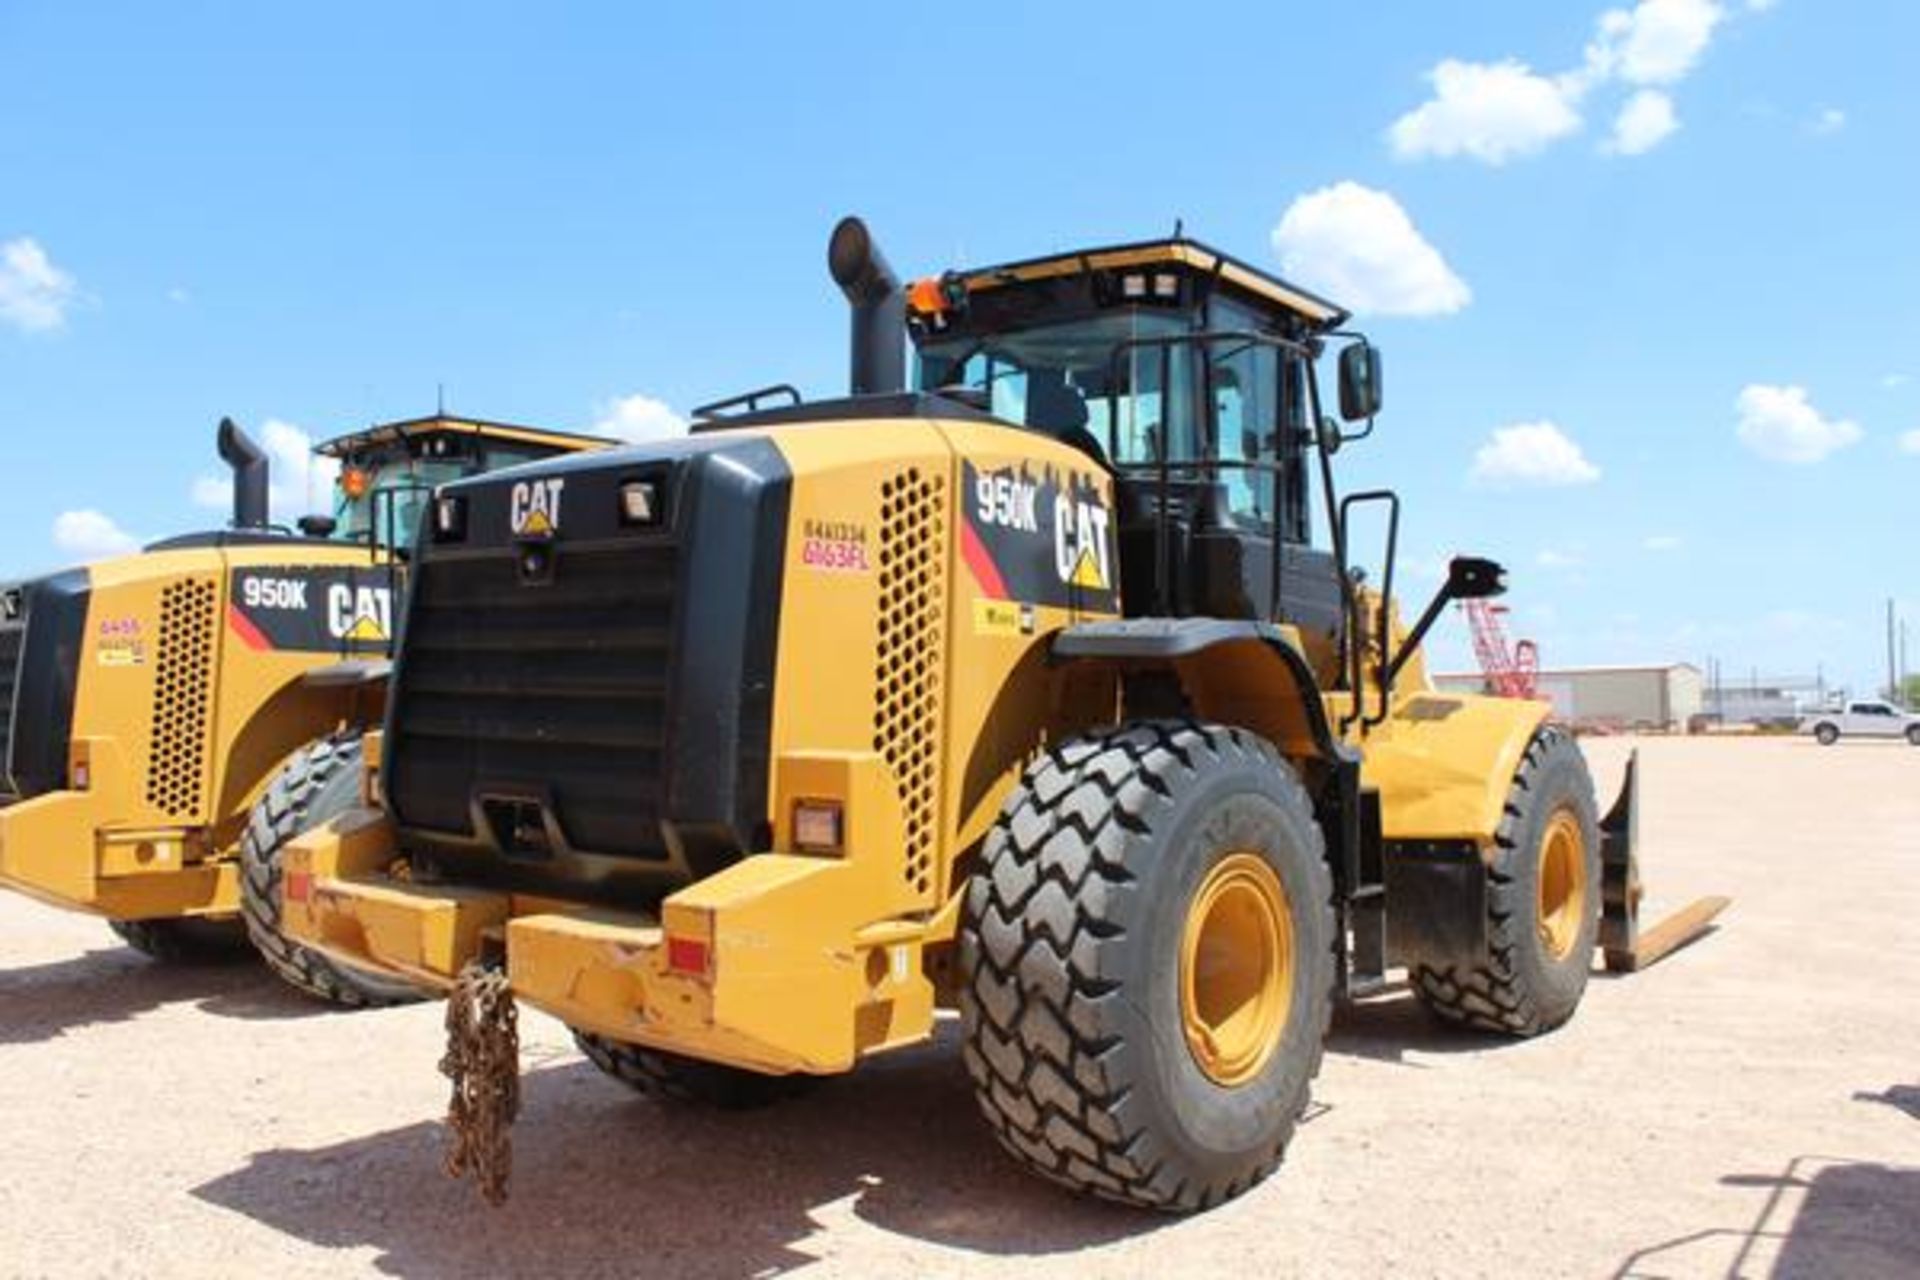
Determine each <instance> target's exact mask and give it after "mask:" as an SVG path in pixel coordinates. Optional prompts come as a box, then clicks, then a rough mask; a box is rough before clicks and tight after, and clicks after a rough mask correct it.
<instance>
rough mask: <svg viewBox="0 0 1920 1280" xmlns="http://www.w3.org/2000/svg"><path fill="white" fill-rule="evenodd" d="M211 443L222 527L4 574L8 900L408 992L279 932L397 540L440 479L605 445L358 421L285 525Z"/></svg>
mask: <svg viewBox="0 0 1920 1280" xmlns="http://www.w3.org/2000/svg"><path fill="white" fill-rule="evenodd" d="M218 443H219V449H220V453H221V456H222V457H223V458H225V459H226V460H227V461H228V462H229V463H230V464H231V465H232V467H233V468H234V517H233V523H232V524H231V526H230V527H228V528H226V529H223V530H218V531H214V532H206V533H195V534H188V535H184V536H181V537H174V538H168V539H165V540H163V541H160V542H156V543H154V544H153V545H151V546H149V547H147V548H145V549H144V550H142V551H139V552H137V553H135V554H132V555H126V556H118V557H114V558H112V559H108V560H103V561H100V562H97V563H95V564H92V565H89V566H87V567H85V568H79V569H71V570H67V571H66V572H63V573H56V574H52V575H50V576H47V577H43V578H38V579H34V580H32V581H27V582H17V583H8V584H0V887H4V888H8V889H13V890H16V891H19V892H24V893H27V894H30V895H32V896H34V897H36V898H39V899H41V900H43V901H46V902H50V903H53V904H54V905H57V906H62V907H68V908H72V909H76V910H80V911H85V912H90V913H92V914H95V915H99V916H103V917H105V918H106V919H107V920H108V922H109V923H111V924H112V926H113V928H114V930H115V931H116V932H118V933H119V934H120V936H121V937H122V938H124V939H125V940H126V941H127V942H128V943H130V944H131V945H132V946H134V947H136V948H138V949H139V950H141V951H143V952H146V953H147V954H149V955H152V956H156V957H159V958H163V959H165V958H177V957H181V956H184V955H190V954H193V953H195V952H197V951H201V950H205V949H208V948H220V947H226V946H229V945H232V944H236V943H237V944H239V945H242V946H244V945H245V940H246V938H247V937H248V936H249V935H251V937H252V939H253V941H254V942H255V943H256V944H257V945H258V946H259V948H260V949H261V951H262V952H263V954H264V955H265V957H266V959H267V961H268V962H269V963H270V964H271V965H272V966H273V967H274V969H275V970H276V971H278V972H279V973H281V974H282V975H283V976H285V977H287V978H289V979H290V980H291V981H293V982H295V983H296V984H297V985H299V986H301V987H303V988H305V989H306V990H308V991H310V992H313V993H314V994H317V995H321V996H324V997H327V998H330V999H333V1000H336V1001H340V1002H343V1003H349V1004H357V1003H368V1002H380V1001H387V1000H393V999H400V998H408V997H411V996H413V995H414V994H416V992H415V989H414V988H413V987H412V986H411V985H410V984H407V983H404V982H395V981H394V980H393V979H392V978H391V976H390V975H385V974H382V973H380V972H378V971H372V970H355V969H352V968H349V967H344V966H340V965H336V964H332V963H330V962H328V961H326V960H325V959H324V958H322V957H320V956H319V955H317V954H315V953H312V952H310V951H307V950H306V949H304V948H301V947H297V946H294V945H293V944H290V943H289V942H287V941H286V940H285V939H284V938H282V937H281V936H280V935H279V932H278V930H277V927H276V926H275V922H276V921H277V919H278V916H279V899H278V893H277V857H278V842H279V840H280V839H282V838H283V837H284V836H285V835H287V834H290V833H291V830H292V829H294V828H295V827H297V826H299V825H302V824H304V823H306V822H309V821H314V820H317V819H318V818H319V817H320V816H321V815H322V814H324V813H327V812H331V811H332V810H334V809H338V808H341V807H344V806H345V805H346V804H347V803H348V802H350V801H353V800H355V799H357V797H358V795H359V783H360V766H359V756H358V738H357V731H358V729H359V728H361V727H364V726H366V725H368V724H371V723H377V722H378V720H379V718H380V714H381V708H382V705H383V701H384V696H385V671H386V666H387V657H388V653H389V650H390V646H391V644H392V636H393V631H394V625H395V621H396V617H395V611H396V607H397V605H398V604H399V601H400V598H401V595H400V591H399V588H400V586H401V585H402V582H403V578H404V563H403V560H402V559H401V558H399V557H396V555H395V554H394V551H393V549H394V548H404V547H405V546H407V545H409V544H410V538H411V534H412V529H413V526H414V524H415V523H416V522H417V521H418V518H419V513H420V511H421V509H422V508H423V507H424V505H425V498H426V494H427V492H428V491H429V489H430V488H431V486H432V485H434V484H438V483H441V482H443V481H446V480H451V479H455V478H458V477H461V476H469V475H474V474H477V473H479V472H482V471H487V470H491V469H495V468H498V467H502V466H508V465H512V464H515V463H520V462H527V461H531V460H534V459H540V458H548V457H552V456H553V455H555V454H558V453H565V452H571V451H574V450H577V449H580V448H583V447H589V446H599V445H603V444H605V443H607V442H606V441H601V440H594V439H589V438H586V437H581V436H575V435H569V434H565V433H560V432H552V431H543V430H538V429H535V428H530V427H515V426H509V425H506V424H501V423H488V422H475V421H468V420H465V419H457V418H448V417H433V418H423V419H417V420H411V421H406V422H394V423H387V424H384V425H381V426H376V427H372V428H368V429H366V430H363V431H358V432H354V433H352V434H350V435H345V436H341V437H340V438H338V439H335V440H331V441H328V442H326V443H325V444H322V445H321V446H320V447H319V450H318V452H319V453H320V454H321V455H323V456H326V457H330V458H332V459H334V460H336V461H337V462H338V463H339V464H340V476H339V480H338V482H337V503H336V507H335V511H334V514H333V515H331V516H322V517H309V518H307V519H305V520H303V521H302V522H301V528H300V530H299V531H298V532H296V531H294V530H291V529H283V528H276V527H272V526H271V525H270V524H269V518H268V511H267V481H268V476H267V461H266V458H265V455H264V454H262V453H261V451H260V450H259V449H258V448H257V447H256V446H255V445H254V444H253V443H252V442H251V441H249V440H248V439H247V437H246V435H245V433H244V432H242V431H241V430H240V429H239V428H238V427H236V426H234V424H233V423H232V422H230V421H229V422H223V423H222V424H221V428H220V431H219V437H218ZM290 761H291V764H292V767H291V769H289V770H287V771H286V772H285V773H283V774H282V778H281V781H280V782H279V783H278V784H276V785H275V786H274V787H273V788H272V789H271V791H269V790H267V782H268V779H270V778H272V777H273V776H274V775H275V774H276V773H280V772H281V771H282V769H283V766H286V765H288V764H289V762H290ZM256 801H259V802H260V805H259V807H258V808H256V803H255V802H256ZM250 813H252V814H253V815H254V816H253V818H252V821H251V824H250V823H249V814H250ZM243 911H244V914H245V917H246V920H245V923H246V926H247V927H246V928H245V929H244V930H243V929H242V925H241V919H242V914H243Z"/></svg>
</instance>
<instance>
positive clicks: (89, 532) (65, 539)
mask: <svg viewBox="0 0 1920 1280" xmlns="http://www.w3.org/2000/svg"><path fill="white" fill-rule="evenodd" d="M53 545H54V546H56V547H58V548H60V550H61V551H63V552H65V553H66V554H68V555H70V556H73V557H75V558H77V559H80V560H104V559H106V558H107V557H108V556H120V555H125V554H126V553H127V552H129V551H136V550H138V549H139V547H140V539H138V538H136V537H134V536H133V535H132V534H130V533H128V532H127V531H126V530H125V529H122V528H121V527H120V526H119V525H118V524H116V523H114V521H113V518H112V517H111V516H107V515H104V514H102V513H101V512H98V511H95V510H93V509H91V508H86V509H83V510H80V511H62V512H61V513H60V514H59V515H57V516H55V517H54V518H53Z"/></svg>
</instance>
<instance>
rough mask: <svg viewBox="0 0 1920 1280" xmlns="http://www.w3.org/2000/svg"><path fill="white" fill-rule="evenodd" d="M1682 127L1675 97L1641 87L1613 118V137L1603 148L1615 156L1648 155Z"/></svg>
mask: <svg viewBox="0 0 1920 1280" xmlns="http://www.w3.org/2000/svg"><path fill="white" fill-rule="evenodd" d="M1679 127H1680V121H1679V120H1678V119H1677V118H1676V117H1675V116H1674V113H1673V99H1672V98H1671V97H1669V96H1667V95H1666V94H1664V93H1662V92H1660V90H1658V89H1642V90H1640V92H1638V93H1636V94H1634V95H1633V96H1632V97H1631V98H1628V99H1627V105H1626V106H1624V107H1621V108H1620V114H1619V115H1618V116H1616V117H1614V121H1613V136H1612V137H1610V138H1609V139H1607V142H1606V145H1605V146H1604V147H1603V148H1602V149H1603V150H1605V151H1608V152H1611V153H1612V154H1614V155H1622V156H1638V155H1645V154H1646V153H1647V152H1649V151H1651V150H1653V149H1654V148H1655V147H1657V146H1659V145H1660V144H1661V143H1662V142H1665V141H1666V140H1667V139H1668V138H1670V137H1672V136H1673V133H1674V131H1675V130H1677V129H1679Z"/></svg>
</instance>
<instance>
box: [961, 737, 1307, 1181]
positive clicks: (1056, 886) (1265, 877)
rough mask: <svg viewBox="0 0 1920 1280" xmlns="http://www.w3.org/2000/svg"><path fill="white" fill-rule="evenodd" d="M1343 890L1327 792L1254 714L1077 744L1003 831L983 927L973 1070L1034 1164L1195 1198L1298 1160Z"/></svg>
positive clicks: (1062, 1175)
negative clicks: (1319, 799) (1292, 1142)
mask: <svg viewBox="0 0 1920 1280" xmlns="http://www.w3.org/2000/svg"><path fill="white" fill-rule="evenodd" d="M1331 902H1332V887H1331V880H1330V876H1329V872H1328V868H1327V864H1326V859H1325V852H1324V846H1323V843H1322V839H1321V834H1320V828H1319V826H1318V825H1317V824H1316V822H1315V821H1314V816H1313V806H1312V803H1311V801H1310V800H1309V799H1308V797H1307V793H1306V791H1305V789H1304V788H1303V787H1302V786H1301V785H1300V782H1299V780H1298V778H1297V777H1295V775H1294V773H1293V770H1292V769H1291V767H1289V765H1288V764H1287V762H1286V761H1285V760H1284V759H1283V758H1281V756H1280V755H1279V753H1278V752H1276V751H1275V750H1274V749H1273V747H1272V746H1270V745H1269V744H1268V743H1266V742H1265V741H1263V740H1261V739H1260V738H1258V737H1256V736H1254V735H1253V734H1250V733H1247V732H1245V731H1244V730H1241V729H1235V728H1227V727H1223V726H1219V725H1208V724H1198V723H1194V722H1192V721H1184V720H1174V721H1146V722H1140V723H1135V724H1129V725H1124V726H1121V727H1119V728H1115V729H1110V730H1106V731H1103V732H1099V733H1094V734H1091V735H1088V736H1086V737H1081V738H1075V739H1070V740H1068V741H1066V742H1064V743H1062V744H1060V745H1059V746H1057V747H1055V748H1053V749H1052V750H1050V751H1048V752H1047V753H1046V754H1045V755H1043V756H1041V757H1040V758H1039V759H1038V760H1036V761H1035V762H1034V763H1033V764H1032V765H1031V766H1030V767H1029V768H1028V769H1027V771H1026V773H1025V774H1024V775H1023V777H1022V779H1021V783H1020V785H1019V786H1018V787H1017V788H1016V789H1015V790H1014V792H1013V794H1012V795H1011V796H1010V797H1009V798H1008V800H1007V803H1006V806H1005V808H1004V809H1003V810H1002V811H1001V815H1000V819H999V821H998V822H997V824H996V825H995V826H994V828H993V830H992V831H991V832H990V833H989V834H988V836H987V839H986V842H985V844H984V847H983V849H982V853H981V861H980V865H979V867H978V868H977V869H976V870H975V872H974V874H973V876H972V878H971V880H970V881H969V882H968V885H967V892H966V902H965V908H964V912H963V916H962V923H961V931H960V976H961V980H962V988H961V993H960V1011H961V1025H962V1030H963V1043H964V1056H965V1060H966V1066H967V1072H968V1074H969V1076H971V1078H972V1080H973V1086H974V1095H975V1098H976V1099H977V1101H978V1102H979V1105H980V1108H981V1110H982V1112H983V1113H984V1114H985V1116H986V1118H987V1122H988V1123H989V1124H990V1125H991V1126H992V1127H993V1130H994V1132H995V1133H996V1134H997V1135H998V1137H999V1139H1000V1141H1001V1143H1002V1145H1003V1146H1005V1147H1006V1148H1007V1150H1008V1151H1010V1152H1011V1153H1012V1154H1013V1156H1014V1157H1015V1158H1016V1159H1018V1160H1019V1161H1020V1162H1021V1163H1022V1164H1025V1165H1026V1166H1027V1167H1028V1168H1029V1169H1032V1170H1033V1171H1035V1172H1037V1173H1039V1174H1040V1175H1042V1176H1043V1177H1046V1178H1049V1179H1051V1180H1053V1181H1055V1182H1059V1183H1062V1184H1064V1185H1066V1186H1069V1187H1072V1188H1074V1189H1076V1190H1079V1191H1085V1192H1091V1193H1092V1194H1094V1195H1097V1196H1101V1197H1104V1198H1106V1199H1110V1200H1117V1201H1121V1202H1123V1203H1127V1204H1132V1205H1139V1206H1145V1207H1151V1208H1157V1209H1164V1210H1170V1211H1174V1212H1189V1211H1192V1210H1197V1209H1204V1208H1207V1207H1209V1206H1211V1205H1214V1204H1218V1203H1219V1202H1221V1201H1223V1200H1226V1199H1228V1198H1230V1197H1232V1196H1235V1195H1238V1194H1239V1193H1240V1192H1242V1191H1245V1190H1246V1189H1247V1188H1248V1187H1250V1186H1252V1185H1253V1184H1254V1183H1256V1182H1258V1181H1259V1180H1260V1179H1262V1178H1263V1177H1265V1176H1266V1175H1267V1174H1268V1173H1270V1172H1271V1171H1272V1170H1273V1169H1274V1167H1275V1166H1276V1165H1278V1164H1279V1162H1280V1159H1281V1156H1282V1154H1283V1152H1284V1151H1285V1148H1286V1144H1287V1140H1288V1139H1289V1138H1290V1137H1291V1136H1292V1133H1293V1130H1294V1126H1295V1124H1296V1123H1297V1122H1298V1120H1299V1118H1300V1115H1301V1113H1302V1112H1303V1111H1304V1110H1305V1108H1306V1105H1307V1100H1308V1091H1309V1087H1310V1085H1311V1082H1312V1079H1313V1077H1314V1075H1315V1074H1316V1073H1317V1072H1318V1070H1319V1067H1320V1058H1321V1052H1322V1048H1323V1045H1324V1041H1325V1038H1326V1031H1327V1017H1328V1011H1329V1009H1330V1006H1331V1002H1332V989H1333V980H1334V966H1333V956H1334V924H1333V914H1332V906H1331Z"/></svg>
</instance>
